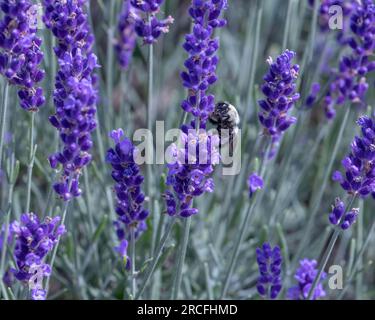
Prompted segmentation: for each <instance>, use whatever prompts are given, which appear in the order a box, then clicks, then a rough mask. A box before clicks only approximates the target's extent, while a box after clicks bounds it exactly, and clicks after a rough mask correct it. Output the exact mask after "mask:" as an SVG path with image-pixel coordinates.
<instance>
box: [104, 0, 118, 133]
mask: <svg viewBox="0 0 375 320" xmlns="http://www.w3.org/2000/svg"><path fill="white" fill-rule="evenodd" d="M115 4H116V3H115V0H110V5H109V21H108V39H107V62H106V64H107V65H106V67H107V68H106V77H107V79H106V80H107V81H106V83H107V99H108V108H109V109H108V113H109V114H108V116H107V117H106V119H107V130H109V129H110V124H111V121H112V119H113V105H112V102H113V100H112V97H113V94H112V93H113V56H114V54H113V38H114V20H115V18H114V16H115Z"/></svg>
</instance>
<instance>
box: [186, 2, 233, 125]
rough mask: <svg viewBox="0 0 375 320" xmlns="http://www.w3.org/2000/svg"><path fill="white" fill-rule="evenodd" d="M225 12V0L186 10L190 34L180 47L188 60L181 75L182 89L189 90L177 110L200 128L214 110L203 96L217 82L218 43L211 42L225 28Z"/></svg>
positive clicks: (212, 103) (211, 98)
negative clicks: (180, 108) (197, 120)
mask: <svg viewBox="0 0 375 320" xmlns="http://www.w3.org/2000/svg"><path fill="white" fill-rule="evenodd" d="M226 8H227V1H226V0H209V1H197V0H193V1H192V4H191V6H190V9H189V14H190V16H191V18H192V19H193V30H192V32H191V33H190V34H188V35H186V37H185V43H184V44H183V48H184V49H185V51H186V52H187V53H188V54H189V57H188V58H187V59H186V61H185V64H184V65H185V68H186V71H183V72H182V73H181V79H182V83H183V86H184V87H185V88H187V89H188V90H189V95H188V97H187V99H185V100H184V101H183V102H182V104H181V107H182V109H183V110H185V111H186V112H189V113H191V114H192V115H193V116H194V117H196V118H198V119H199V120H200V123H202V124H203V125H204V124H205V123H206V122H207V119H208V117H209V115H210V114H211V113H212V112H213V111H214V108H215V101H214V100H215V98H214V96H213V95H211V94H207V91H208V89H209V88H210V86H211V85H213V84H214V83H215V82H216V81H217V75H216V67H217V64H218V62H219V58H218V56H217V54H216V52H217V50H218V48H219V39H218V38H213V34H214V30H215V29H216V28H221V27H223V26H225V25H226V20H224V19H222V18H220V16H221V14H222V11H223V10H225V9H226Z"/></svg>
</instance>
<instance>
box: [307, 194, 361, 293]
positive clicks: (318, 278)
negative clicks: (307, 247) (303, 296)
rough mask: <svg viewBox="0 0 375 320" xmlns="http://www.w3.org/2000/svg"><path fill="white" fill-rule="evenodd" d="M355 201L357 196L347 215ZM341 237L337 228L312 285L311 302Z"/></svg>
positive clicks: (354, 197) (351, 202)
mask: <svg viewBox="0 0 375 320" xmlns="http://www.w3.org/2000/svg"><path fill="white" fill-rule="evenodd" d="M355 199H356V196H355V195H354V196H352V197H351V198H350V200H349V203H348V205H347V206H346V208H345V213H346V212H348V211H349V210H350V208H351V206H352V205H353V203H354V201H355ZM339 235H340V229H338V228H337V229H336V230H335V231H334V232H333V235H332V236H331V239H330V241H329V243H328V246H327V249H326V250H325V252H324V256H323V258H322V262H321V264H320V266H319V271H318V274H317V275H316V277H315V279H314V282H313V284H312V286H311V288H310V291H309V294H308V296H307V299H308V300H311V299H313V297H314V293H315V289H316V287H317V285H318V283H319V281H320V278H321V276H322V274H323V271H324V269H325V267H326V265H327V262H328V260H329V258H330V257H331V253H332V250H333V247H334V246H335V244H336V241H337V239H338V237H339Z"/></svg>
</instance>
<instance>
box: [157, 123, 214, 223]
mask: <svg viewBox="0 0 375 320" xmlns="http://www.w3.org/2000/svg"><path fill="white" fill-rule="evenodd" d="M183 130H184V132H182V133H181V135H180V138H179V142H178V143H177V144H172V145H171V146H169V148H168V150H167V152H168V155H169V159H168V164H167V167H168V176H167V185H168V186H170V187H171V188H172V191H170V190H168V191H166V192H165V194H164V198H165V202H166V206H167V214H169V215H170V216H174V215H180V216H181V217H189V216H191V215H194V214H196V213H198V209H196V208H194V207H193V199H194V198H195V197H198V196H200V195H202V194H204V193H206V192H213V190H214V181H213V179H212V178H211V175H212V173H213V171H214V166H215V165H216V164H218V163H219V161H220V155H219V151H218V150H219V137H218V136H217V135H210V134H207V133H206V132H205V131H204V130H200V131H199V133H197V131H196V129H194V128H191V127H188V126H184V127H183Z"/></svg>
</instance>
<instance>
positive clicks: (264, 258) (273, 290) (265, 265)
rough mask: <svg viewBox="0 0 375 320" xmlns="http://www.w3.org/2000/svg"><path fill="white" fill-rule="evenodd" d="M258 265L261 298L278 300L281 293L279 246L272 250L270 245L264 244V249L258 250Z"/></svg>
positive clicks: (258, 285)
mask: <svg viewBox="0 0 375 320" xmlns="http://www.w3.org/2000/svg"><path fill="white" fill-rule="evenodd" d="M256 256H257V263H258V267H259V273H260V276H259V278H258V283H257V290H258V292H259V294H260V295H261V296H269V297H270V298H271V299H276V297H277V295H278V294H279V293H280V291H281V287H282V285H281V263H282V258H281V251H280V248H279V247H278V246H275V247H274V248H273V249H272V248H271V246H270V244H269V243H267V242H266V243H264V244H263V246H262V248H257V249H256Z"/></svg>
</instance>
